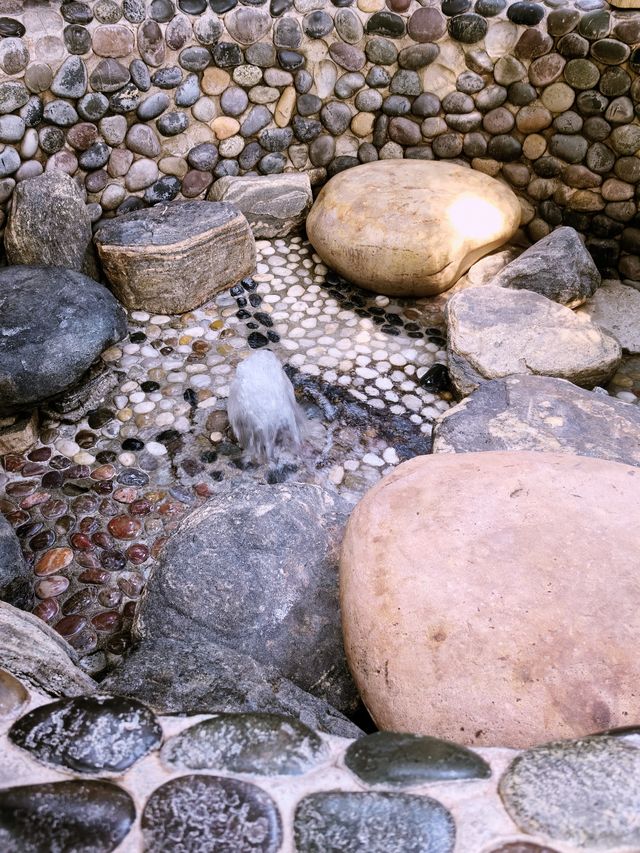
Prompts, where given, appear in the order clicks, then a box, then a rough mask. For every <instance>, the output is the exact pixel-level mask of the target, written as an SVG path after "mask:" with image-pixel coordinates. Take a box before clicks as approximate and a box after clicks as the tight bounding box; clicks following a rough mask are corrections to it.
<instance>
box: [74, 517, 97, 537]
mask: <svg viewBox="0 0 640 853" xmlns="http://www.w3.org/2000/svg"><path fill="white" fill-rule="evenodd" d="M99 529H100V522H99V521H98V519H97V518H94V516H93V515H86V516H85V517H84V518H81V519H80V523H79V524H78V530H79V531H80V533H87V534H89V533H95V532H96V531H97V530H99Z"/></svg>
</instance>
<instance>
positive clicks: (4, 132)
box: [0, 0, 640, 281]
mask: <svg viewBox="0 0 640 853" xmlns="http://www.w3.org/2000/svg"><path fill="white" fill-rule="evenodd" d="M638 43H640V13H636V12H633V11H619V10H618V11H613V10H611V9H610V8H609V7H608V4H607V3H606V2H604V0H578V2H576V3H568V2H562V0H547V2H546V3H545V4H542V3H536V2H529V1H528V0H517V2H514V3H511V4H510V5H508V4H507V2H506V0H476V2H475V3H473V2H472V0H443V2H442V3H434V4H430V3H425V5H422V4H421V3H419V2H417V0H388V2H387V3H386V4H385V3H384V2H383V0H358V2H357V3H356V2H351V0H335V2H324V0H295V2H294V0H270V2H269V3H267V2H260V0H246V2H244V3H238V2H237V0H208V2H207V0H151V2H147V0H95V2H89V0H87V2H79V0H71V2H63V3H61V4H60V3H57V2H56V3H54V2H46V1H45V2H42V0H0V72H1V74H0V146H1V147H2V150H1V151H0V227H1V225H2V221H4V218H5V211H6V209H7V205H8V204H9V202H10V199H11V195H12V191H13V188H14V186H15V183H16V182H17V181H21V180H24V179H26V178H28V177H30V176H33V175H37V174H39V173H40V172H42V171H43V170H44V169H61V170H63V171H66V172H68V173H69V174H71V175H73V176H74V177H75V178H76V179H77V180H78V182H79V183H80V184H81V185H83V186H84V188H85V189H86V193H87V203H88V204H89V205H90V210H91V213H92V217H93V219H94V221H97V220H99V219H100V218H102V217H104V216H107V217H108V216H113V215H115V214H117V213H119V212H123V211H127V210H131V209H133V208H135V207H136V206H138V205H144V204H147V203H155V202H158V201H163V200H169V199H174V198H178V199H179V198H197V197H205V196H206V194H207V192H208V191H209V189H210V187H211V186H212V184H213V183H214V182H215V180H216V179H217V178H219V177H222V176H225V175H243V174H248V173H259V174H274V173H278V172H282V171H284V170H304V171H307V172H309V175H310V177H311V180H312V183H313V184H314V185H316V186H317V185H319V184H321V183H322V182H324V181H325V180H326V178H328V177H331V176H332V175H334V174H336V173H337V172H338V171H340V170H342V169H345V168H349V167H351V166H354V165H357V164H358V163H363V162H369V161H371V160H375V159H378V158H397V157H409V158H427V159H432V158H437V159H442V158H444V159H451V160H460V161H463V162H466V163H469V164H470V165H471V166H472V167H473V168H474V169H479V170H482V171H484V172H486V173H488V174H490V175H494V176H499V177H501V178H503V179H504V180H505V181H507V182H508V183H509V184H510V185H511V186H512V187H513V188H514V190H515V191H516V192H517V193H518V194H519V196H520V197H521V199H522V208H523V224H524V225H525V226H526V229H527V232H528V236H529V237H530V238H532V239H534V240H535V239H539V238H540V237H542V236H544V235H545V234H546V233H548V232H549V231H550V230H551V229H552V228H553V227H555V226H557V225H559V224H561V223H564V224H567V225H571V226H573V227H575V228H577V229H578V230H580V231H582V232H584V233H586V234H587V235H588V244H589V248H590V250H591V252H592V254H593V255H594V257H595V259H596V261H597V263H598V264H599V266H600V267H601V268H602V269H604V270H613V269H614V268H616V267H617V269H618V271H619V273H620V274H621V275H622V277H623V278H626V279H629V280H632V281H638V280H640V261H639V260H638V257H637V251H638V247H639V246H640V227H639V225H638V221H637V213H638V211H637V200H636V199H637V191H636V187H637V184H638V181H639V180H640V160H639V159H638V158H637V157H636V156H635V155H636V152H637V151H638V150H639V149H640V124H639V123H638V119H637V115H636V113H637V109H638V103H639V102H640V85H639V83H638V79H637V77H636V72H637V71H638V68H639V67H640V49H639V48H638V47H637V44H638Z"/></svg>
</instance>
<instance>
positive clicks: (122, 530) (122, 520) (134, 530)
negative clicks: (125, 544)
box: [107, 515, 142, 539]
mask: <svg viewBox="0 0 640 853" xmlns="http://www.w3.org/2000/svg"><path fill="white" fill-rule="evenodd" d="M107 527H108V529H109V533H111V535H112V536H115V537H116V539H135V538H136V536H138V534H139V533H140V530H141V529H142V524H140V522H139V521H138V519H137V518H132V517H131V516H130V515H116V517H115V518H112V519H111V521H110V522H109V524H108V525H107Z"/></svg>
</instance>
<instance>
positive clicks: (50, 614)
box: [33, 598, 60, 622]
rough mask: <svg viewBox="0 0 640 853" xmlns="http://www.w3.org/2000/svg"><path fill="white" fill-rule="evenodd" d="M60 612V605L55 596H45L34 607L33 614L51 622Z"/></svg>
mask: <svg viewBox="0 0 640 853" xmlns="http://www.w3.org/2000/svg"><path fill="white" fill-rule="evenodd" d="M59 612H60V605H59V604H58V602H57V601H56V600H55V598H45V599H44V601H41V602H40V603H39V604H36V606H35V607H34V608H33V615H34V616H37V617H38V619H42V621H43V622H51V620H52V619H54V618H55V617H56V616H57V615H58V613H59Z"/></svg>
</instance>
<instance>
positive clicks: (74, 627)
mask: <svg viewBox="0 0 640 853" xmlns="http://www.w3.org/2000/svg"><path fill="white" fill-rule="evenodd" d="M86 624H87V620H86V618H85V617H84V616H80V615H79V614H74V615H73V616H63V617H62V619H61V620H60V621H59V622H58V623H56V624H55V625H54V626H53V627H54V628H55V630H56V631H57V632H58V634H61V635H62V636H63V637H73V635H74V634H77V633H78V631H81V630H82V629H83V628H84V627H85V626H86Z"/></svg>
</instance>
